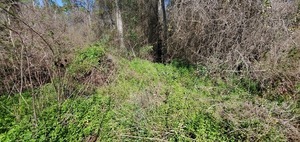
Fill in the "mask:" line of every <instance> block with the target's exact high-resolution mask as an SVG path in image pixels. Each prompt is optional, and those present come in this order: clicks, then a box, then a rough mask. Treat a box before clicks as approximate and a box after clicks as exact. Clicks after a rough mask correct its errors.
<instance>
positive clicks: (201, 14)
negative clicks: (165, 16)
mask: <svg viewBox="0 0 300 142" xmlns="http://www.w3.org/2000/svg"><path fill="white" fill-rule="evenodd" d="M172 2H173V3H172V6H171V7H170V9H169V35H170V36H169V38H168V41H167V45H168V46H167V52H168V53H167V54H168V56H169V57H170V58H171V59H173V58H179V59H183V60H186V61H187V62H189V63H192V64H194V65H202V66H205V68H206V69H207V70H208V71H209V72H210V73H211V74H214V75H216V74H217V75H219V76H228V75H232V74H235V75H237V76H241V77H242V78H244V77H245V78H250V79H252V80H254V81H256V82H258V86H257V89H259V90H263V91H264V93H266V91H267V90H268V91H270V90H275V91H272V93H270V94H273V95H275V96H276V95H278V96H281V95H287V94H289V95H291V97H293V98H295V99H296V98H297V99H299V91H298V90H297V89H296V88H297V86H299V77H300V76H299V75H300V70H299V68H300V63H299V61H300V60H299V55H300V52H299V51H300V46H299V44H300V40H299V36H300V35H299V1H281V0H273V1H268V0H266V1H261V0H251V1H250V0H246V1H240V0H230V1H223V0H209V1H203V0H200V1H199V0H174V1H172Z"/></svg>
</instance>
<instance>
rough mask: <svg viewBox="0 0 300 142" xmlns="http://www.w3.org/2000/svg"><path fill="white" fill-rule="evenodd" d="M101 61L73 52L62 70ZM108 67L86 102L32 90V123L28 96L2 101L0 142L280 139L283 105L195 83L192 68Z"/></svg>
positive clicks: (217, 84)
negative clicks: (106, 77) (107, 77)
mask: <svg viewBox="0 0 300 142" xmlns="http://www.w3.org/2000/svg"><path fill="white" fill-rule="evenodd" d="M98 52H99V53H98ZM103 55H104V50H103V48H100V47H99V49H98V47H97V46H94V47H92V48H89V49H86V50H83V51H80V52H79V54H78V55H77V56H76V57H75V60H74V63H73V64H72V65H71V66H70V67H69V68H68V69H69V71H70V72H71V73H78V72H79V70H82V71H85V70H86V69H89V68H90V67H91V66H90V65H91V64H92V65H96V64H97V63H96V62H98V60H99V58H100V57H102V56H103ZM115 64H116V68H117V71H116V73H115V77H114V81H113V82H111V83H110V84H108V85H105V86H99V87H97V89H96V91H95V92H94V93H92V94H90V95H88V96H75V97H72V98H69V99H67V100H65V101H64V102H62V103H58V102H56V93H55V91H54V87H53V85H52V84H47V85H45V86H44V87H42V88H39V89H37V92H38V97H37V98H38V99H37V100H38V101H37V103H36V108H37V119H38V120H37V122H34V118H33V111H32V99H31V95H30V93H27V94H26V93H25V94H24V97H25V100H26V102H27V104H26V103H25V102H24V101H23V100H22V99H20V96H18V95H16V96H13V97H7V96H2V97H1V98H0V101H1V106H0V114H1V118H0V141H84V140H85V139H86V138H88V137H93V136H95V137H97V141H251V140H257V141H286V140H287V137H286V135H284V134H283V133H282V132H281V130H284V129H283V127H282V125H281V124H280V123H277V122H273V121H274V120H277V117H275V114H272V113H273V112H272V110H271V108H272V107H273V108H278V109H281V107H283V106H280V105H279V104H274V103H272V102H268V101H267V100H264V99H261V98H258V97H257V96H255V95H251V94H250V93H249V92H250V91H248V90H247V89H245V88H243V87H239V86H232V84H230V83H228V82H226V83H225V82H224V81H222V80H211V79H209V78H208V77H207V76H204V77H201V76H200V77H199V76H197V75H196V71H195V69H194V68H193V67H183V66H180V65H178V63H173V64H168V65H163V64H158V63H152V62H149V61H146V60H141V59H134V60H132V61H129V60H125V59H118V61H117V62H116V63H115ZM75 75H76V74H75ZM233 82H234V81H233ZM251 89H252V88H251ZM261 105H263V106H264V107H262V106H261ZM252 108H255V109H253V111H254V110H257V112H252ZM250 110H251V111H250ZM260 113H261V114H260ZM268 113H270V114H268ZM261 115H263V116H261ZM262 118H264V119H262ZM269 119H270V120H269ZM273 119H274V120H273ZM35 123H36V124H37V125H36V126H35V125H34V124H35Z"/></svg>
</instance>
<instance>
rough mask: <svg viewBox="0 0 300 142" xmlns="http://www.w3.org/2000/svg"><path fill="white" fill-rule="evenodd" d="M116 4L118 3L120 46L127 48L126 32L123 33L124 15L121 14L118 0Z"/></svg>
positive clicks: (117, 21) (117, 16) (117, 20)
mask: <svg viewBox="0 0 300 142" xmlns="http://www.w3.org/2000/svg"><path fill="white" fill-rule="evenodd" d="M115 5H116V23H117V30H118V38H119V42H120V47H121V48H122V49H125V43H124V34H123V21H122V15H121V11H120V7H119V1H118V0H115Z"/></svg>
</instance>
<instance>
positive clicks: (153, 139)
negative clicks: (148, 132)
mask: <svg viewBox="0 0 300 142" xmlns="http://www.w3.org/2000/svg"><path fill="white" fill-rule="evenodd" d="M121 137H128V138H134V139H144V140H150V141H161V142H167V140H163V139H158V138H148V137H140V136H129V135H121Z"/></svg>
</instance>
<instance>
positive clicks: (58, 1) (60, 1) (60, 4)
mask: <svg viewBox="0 0 300 142" xmlns="http://www.w3.org/2000/svg"><path fill="white" fill-rule="evenodd" d="M55 2H56V3H57V5H59V6H63V3H62V0H55Z"/></svg>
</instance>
